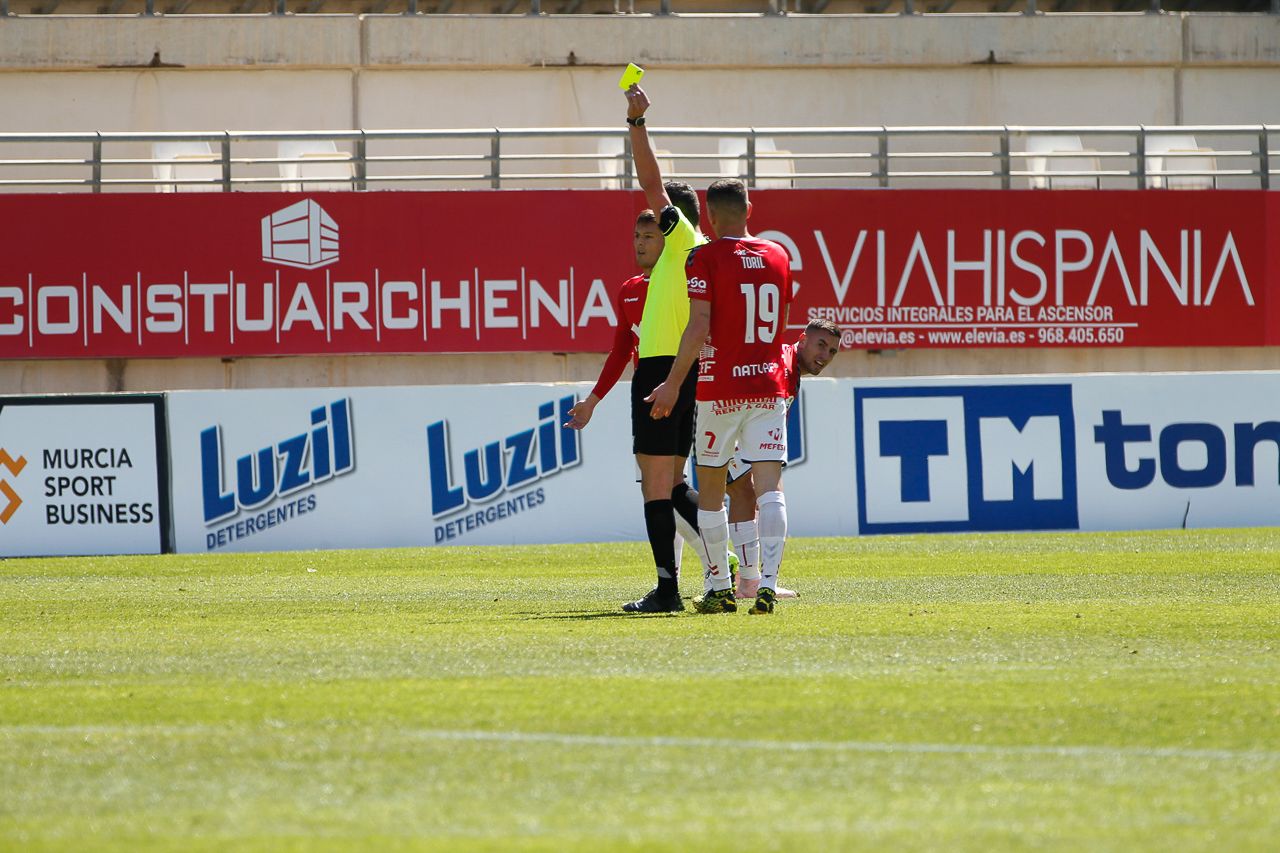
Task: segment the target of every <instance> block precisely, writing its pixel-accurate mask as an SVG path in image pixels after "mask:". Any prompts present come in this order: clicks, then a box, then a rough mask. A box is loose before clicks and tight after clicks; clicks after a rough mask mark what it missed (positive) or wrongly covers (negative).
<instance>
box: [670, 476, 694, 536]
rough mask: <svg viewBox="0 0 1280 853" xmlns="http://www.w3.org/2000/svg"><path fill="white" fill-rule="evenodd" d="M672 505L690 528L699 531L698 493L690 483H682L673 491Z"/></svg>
mask: <svg viewBox="0 0 1280 853" xmlns="http://www.w3.org/2000/svg"><path fill="white" fill-rule="evenodd" d="M671 505H672V507H673V508H674V509H675V511H676V512H678V513H680V517H681V518H683V519H684V520H685V521H687V522H689V526H690V527H692V528H693V529H694V530H697V529H698V493H697V492H695V491H694V490H693V489H691V488H689V484H688V483H686V482H683V481H681V482H679V483H677V484H676V487H675V488H674V489H672V490H671Z"/></svg>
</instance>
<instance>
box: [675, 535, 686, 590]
mask: <svg viewBox="0 0 1280 853" xmlns="http://www.w3.org/2000/svg"><path fill="white" fill-rule="evenodd" d="M674 544H675V551H674V553H675V558H676V562H675V568H676V580H677V581H678V580H680V563H681V562H682V560H681V557H683V556H684V537H683V536H681V535H680V533H679V531H677V532H676V541H675V543H674Z"/></svg>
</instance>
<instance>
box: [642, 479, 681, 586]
mask: <svg viewBox="0 0 1280 853" xmlns="http://www.w3.org/2000/svg"><path fill="white" fill-rule="evenodd" d="M672 509H673V507H672V505H671V501H670V500H658V501H645V502H644V527H645V530H646V532H648V534H649V547H650V548H652V549H653V564H654V565H655V566H657V567H658V589H660V590H662V591H663V592H674V593H677V594H678V593H679V592H680V579H679V578H678V577H677V576H676V546H675V538H676V519H675V516H674V515H672V514H671V513H672Z"/></svg>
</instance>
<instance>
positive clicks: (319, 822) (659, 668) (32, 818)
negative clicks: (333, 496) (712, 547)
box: [0, 530, 1280, 851]
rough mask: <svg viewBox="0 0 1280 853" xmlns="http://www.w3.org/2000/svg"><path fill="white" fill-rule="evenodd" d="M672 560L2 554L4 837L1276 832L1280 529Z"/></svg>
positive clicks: (813, 546) (567, 839) (1076, 842)
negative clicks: (672, 579)
mask: <svg viewBox="0 0 1280 853" xmlns="http://www.w3.org/2000/svg"><path fill="white" fill-rule="evenodd" d="M646 551H647V549H646V547H645V546H643V545H641V544H632V543H628V544H614V545H587V546H556V547H524V548H441V549H431V550H395V551H361V552H322V553H295V554H254V555H229V554H224V555H213V556H203V555H202V556H167V557H148V558H139V557H127V558H80V559H59V560H52V559H31V560H9V561H6V562H4V563H3V564H0V675H2V677H3V683H2V684H0V849H4V850H76V851H80V850H88V849H93V850H120V851H136V850H146V849H172V850H217V851H228V850H272V851H274V850H334V851H338V850H341V851H348V850H407V849H438V850H451V851H452V850H464V851H465V850H503V851H506V850H547V851H561V850H611V849H613V850H644V851H650V850H699V851H709V850H744V849H752V850H824V851H825V850H858V849H868V850H916V849H918V850H982V851H986V850H992V849H1025V848H1041V849H1064V850H1125V851H1128V850H1159V851H1164V850H1197V849H1198V850H1275V849H1277V848H1276V847H1275V846H1274V845H1275V844H1276V843H1277V838H1280V531H1277V530H1252V531H1176V532H1161V533H1133V534H1106V535H1084V534H1064V535H1001V536H932V537H877V538H862V539H807V540H796V541H793V542H792V543H791V544H790V545H789V546H788V551H787V563H786V565H785V566H784V578H783V579H784V582H786V583H787V584H788V585H791V586H794V587H796V588H798V589H799V590H800V591H801V593H802V597H801V598H800V600H799V601H797V602H781V603H780V604H779V608H778V612H777V613H776V614H775V615H773V616H772V617H754V616H748V615H747V614H746V613H745V610H744V611H740V612H739V613H737V614H732V615H717V616H699V615H694V614H692V613H688V614H681V615H677V616H655V617H633V616H624V615H622V614H621V613H620V612H619V611H618V609H617V608H618V606H619V605H620V604H621V603H622V602H623V601H625V600H627V599H628V598H629V597H635V596H636V595H638V594H640V593H642V592H644V591H645V590H646V589H647V588H648V586H649V585H650V578H651V575H650V572H651V569H650V568H649V563H648V560H647V553H646ZM685 556H686V560H687V561H689V562H690V563H691V564H693V565H695V566H696V563H694V561H693V558H692V555H691V554H690V553H688V552H686V555H685ZM696 574H697V573H696V570H695V571H694V572H690V573H689V575H690V578H689V580H687V581H686V583H685V592H686V594H689V595H691V594H693V593H694V592H695V590H694V589H693V587H694V585H695V582H696Z"/></svg>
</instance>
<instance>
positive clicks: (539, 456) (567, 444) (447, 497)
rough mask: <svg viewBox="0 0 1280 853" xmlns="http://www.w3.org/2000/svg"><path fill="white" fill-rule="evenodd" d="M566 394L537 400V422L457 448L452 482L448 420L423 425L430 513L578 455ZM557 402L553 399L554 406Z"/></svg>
mask: <svg viewBox="0 0 1280 853" xmlns="http://www.w3.org/2000/svg"><path fill="white" fill-rule="evenodd" d="M574 401H575V398H574V396H573V395H572V394H570V395H569V396H568V397H561V398H560V399H559V401H556V400H549V401H547V402H545V403H543V404H541V405H540V406H538V423H537V425H535V426H532V427H529V428H528V429H523V430H520V431H519V432H513V433H511V434H510V435H508V436H506V437H505V438H503V439H500V440H498V441H490V442H488V443H487V444H485V445H484V446H483V447H477V448H474V449H471V450H467V451H466V452H464V453H463V454H462V467H463V477H462V482H461V483H457V481H456V480H455V478H454V469H453V466H452V464H451V462H450V448H449V444H450V442H449V422H448V421H445V420H439V421H436V422H435V423H432V424H428V425H427V466H428V468H429V469H430V474H431V515H432V517H433V518H440V517H441V516H444V515H449V514H450V513H454V512H457V511H458V510H461V509H463V508H465V507H466V506H468V505H469V504H472V503H482V502H484V501H488V500H492V499H493V498H496V497H498V496H499V495H501V494H502V493H504V492H509V491H513V490H515V489H519V488H522V487H524V486H528V485H531V484H532V483H533V482H534V481H536V480H541V479H543V478H545V477H549V476H551V475H552V474H555V473H557V472H559V471H561V470H563V469H565V468H571V467H573V466H574V465H577V464H579V463H580V462H581V461H582V452H581V447H580V445H579V441H580V440H581V437H580V435H579V433H578V431H577V430H572V429H567V428H565V427H563V426H561V424H563V423H564V422H566V421H568V420H569V410H570V409H572V408H573V404H574ZM557 402H558V403H559V405H558V406H557Z"/></svg>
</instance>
